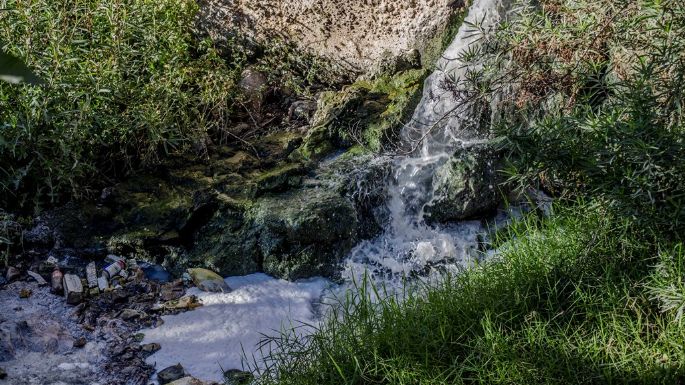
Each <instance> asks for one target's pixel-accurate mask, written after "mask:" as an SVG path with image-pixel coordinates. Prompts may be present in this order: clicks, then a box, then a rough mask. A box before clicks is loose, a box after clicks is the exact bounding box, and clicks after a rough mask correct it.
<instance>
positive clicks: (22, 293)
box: [19, 289, 33, 299]
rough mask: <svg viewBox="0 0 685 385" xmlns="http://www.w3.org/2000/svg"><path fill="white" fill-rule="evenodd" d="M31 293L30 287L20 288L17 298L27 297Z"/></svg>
mask: <svg viewBox="0 0 685 385" xmlns="http://www.w3.org/2000/svg"><path fill="white" fill-rule="evenodd" d="M31 294H33V292H32V291H31V289H21V290H19V298H22V299H26V298H29V297H30V296H31Z"/></svg>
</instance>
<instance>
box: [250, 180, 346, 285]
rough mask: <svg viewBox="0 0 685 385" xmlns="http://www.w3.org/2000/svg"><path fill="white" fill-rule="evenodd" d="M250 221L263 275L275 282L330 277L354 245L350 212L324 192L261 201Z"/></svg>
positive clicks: (342, 202)
mask: <svg viewBox="0 0 685 385" xmlns="http://www.w3.org/2000/svg"><path fill="white" fill-rule="evenodd" d="M252 215H253V218H254V226H255V228H256V229H257V231H258V233H259V240H258V247H259V250H260V252H261V255H262V258H263V262H262V266H263V270H264V272H266V273H268V274H271V275H274V276H277V277H280V278H286V279H298V278H304V277H312V276H316V275H321V276H329V277H330V276H332V275H334V274H335V271H336V265H337V264H338V263H339V262H340V260H341V259H342V258H343V257H344V255H345V254H346V253H347V252H348V251H349V250H350V249H351V248H352V247H353V246H354V244H355V242H356V236H357V214H356V210H355V208H354V206H353V205H352V203H351V202H350V201H349V200H348V199H346V198H345V197H342V196H340V195H339V194H338V193H336V192H333V191H329V190H327V189H316V188H309V189H302V190H297V191H294V192H292V193H286V194H282V195H279V196H274V197H268V198H265V199H263V200H261V201H260V202H259V205H258V206H257V207H256V208H255V210H254V211H253V213H252Z"/></svg>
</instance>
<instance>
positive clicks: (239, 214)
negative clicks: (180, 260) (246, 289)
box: [186, 194, 260, 276]
mask: <svg viewBox="0 0 685 385" xmlns="http://www.w3.org/2000/svg"><path fill="white" fill-rule="evenodd" d="M218 200H219V202H220V204H219V208H218V209H217V210H216V211H215V212H214V214H213V215H212V217H211V219H210V220H209V221H208V223H207V224H206V225H205V226H203V227H202V228H201V229H199V231H197V232H196V233H195V235H194V238H193V239H192V243H191V245H189V247H190V251H189V253H188V259H187V262H186V263H187V266H191V267H204V268H208V269H211V270H214V271H217V272H219V273H220V274H221V275H222V276H229V275H245V274H251V273H255V272H257V271H259V267H260V266H259V263H260V255H259V252H258V249H257V236H258V232H257V229H255V228H254V226H253V225H252V221H251V219H250V218H249V217H248V216H247V212H248V211H249V210H250V208H251V207H252V205H253V203H252V202H251V201H249V200H236V199H233V198H231V197H229V196H227V195H223V194H222V195H219V197H218Z"/></svg>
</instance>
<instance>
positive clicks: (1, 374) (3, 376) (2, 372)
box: [0, 368, 7, 380]
mask: <svg viewBox="0 0 685 385" xmlns="http://www.w3.org/2000/svg"><path fill="white" fill-rule="evenodd" d="M6 378H7V372H6V371H5V370H4V369H3V368H0V380H4V379H6Z"/></svg>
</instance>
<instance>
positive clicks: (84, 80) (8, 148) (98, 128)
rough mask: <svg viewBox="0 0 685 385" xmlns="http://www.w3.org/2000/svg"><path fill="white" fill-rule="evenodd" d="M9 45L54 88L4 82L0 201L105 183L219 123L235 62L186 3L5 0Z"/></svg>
mask: <svg viewBox="0 0 685 385" xmlns="http://www.w3.org/2000/svg"><path fill="white" fill-rule="evenodd" d="M2 8H5V9H7V11H5V12H2V13H0V41H2V42H3V43H4V44H5V45H4V46H3V47H2V48H3V49H4V50H6V51H7V52H9V53H12V54H14V55H16V56H18V57H20V58H21V59H22V60H24V61H25V62H26V63H27V64H28V65H29V67H31V68H33V69H34V70H35V71H36V72H37V74H38V75H39V76H40V77H41V78H43V79H44V81H45V83H46V85H45V86H43V87H34V86H28V85H21V86H16V85H10V84H0V121H1V122H2V127H3V128H2V133H1V134H2V136H0V170H1V174H0V194H1V197H2V201H1V203H0V204H2V205H3V206H5V207H7V206H8V205H19V206H29V207H33V206H39V205H41V204H45V203H55V202H58V201H59V200H60V199H61V198H63V197H65V196H67V197H68V196H71V197H79V196H83V195H85V194H87V193H88V188H89V187H97V185H98V183H97V182H95V183H93V180H92V179H93V178H96V179H104V178H107V177H116V176H117V175H120V174H122V173H123V172H125V171H126V170H127V169H129V168H131V167H137V166H138V165H140V164H149V163H151V162H154V161H155V160H157V159H158V156H159V155H160V154H162V153H171V152H174V151H183V150H186V149H187V148H188V147H191V146H192V144H193V143H194V142H195V141H198V140H200V139H201V138H202V137H203V135H206V133H207V132H208V131H210V130H212V129H216V128H218V127H220V125H221V123H222V119H226V116H227V114H228V113H229V111H230V107H231V98H232V96H233V94H234V92H235V87H234V83H235V82H234V81H233V79H234V77H235V69H231V68H229V67H228V66H227V65H226V64H225V63H224V61H223V60H221V59H220V58H219V57H218V56H217V54H216V52H215V51H214V50H213V49H212V47H211V46H210V45H209V44H208V43H207V42H195V41H193V39H192V36H191V32H190V26H191V24H192V22H193V17H194V15H195V12H196V8H197V5H196V4H195V2H194V1H188V0H163V1H154V2H152V1H124V2H114V1H102V0H91V1H82V2H79V3H78V4H74V3H72V2H68V1H46V0H41V1H31V2H25V1H13V0H9V1H3V2H2Z"/></svg>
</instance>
